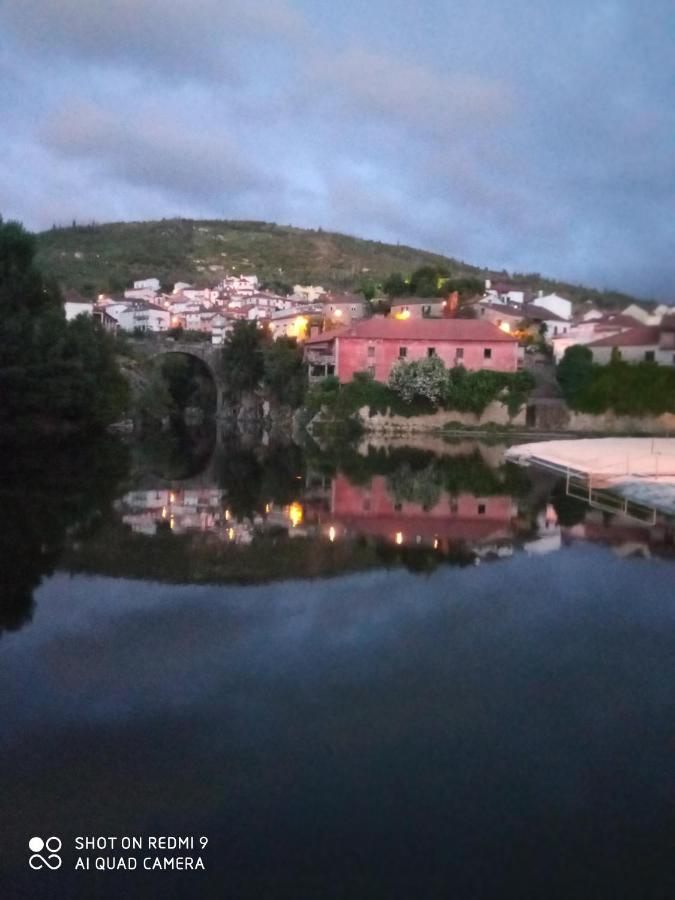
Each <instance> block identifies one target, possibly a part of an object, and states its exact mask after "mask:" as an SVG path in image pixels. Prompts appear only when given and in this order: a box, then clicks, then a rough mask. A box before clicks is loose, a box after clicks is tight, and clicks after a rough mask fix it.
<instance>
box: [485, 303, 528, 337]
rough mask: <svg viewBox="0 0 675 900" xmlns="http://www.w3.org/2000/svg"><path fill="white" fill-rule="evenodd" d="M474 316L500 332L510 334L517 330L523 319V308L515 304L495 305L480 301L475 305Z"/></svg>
mask: <svg viewBox="0 0 675 900" xmlns="http://www.w3.org/2000/svg"><path fill="white" fill-rule="evenodd" d="M474 308H475V310H476V314H477V316H478V317H479V318H480V319H483V320H484V321H485V322H491V323H492V324H493V325H496V326H497V328H501V330H502V331H506V332H511V333H513V332H514V331H517V330H518V326H519V325H520V323H521V322H522V321H523V319H524V318H525V313H524V312H523V307H522V306H521V305H519V304H516V303H500V302H498V303H495V304H494V305H493V302H492V301H491V300H485V299H483V300H480V301H479V302H478V303H476V304H475V307H474Z"/></svg>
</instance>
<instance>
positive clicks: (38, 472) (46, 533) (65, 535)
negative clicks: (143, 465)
mask: <svg viewBox="0 0 675 900" xmlns="http://www.w3.org/2000/svg"><path fill="white" fill-rule="evenodd" d="M127 465H128V457H127V453H126V450H125V448H124V447H123V446H122V445H120V444H119V443H118V442H117V441H115V440H112V439H105V440H100V441H97V442H94V443H90V444H84V445H83V444H80V443H79V442H78V443H73V442H65V443H61V444H58V443H55V444H53V445H50V446H49V447H46V446H45V445H44V444H42V445H39V446H34V445H16V444H3V445H2V447H1V449H0V472H1V473H2V478H1V480H0V500H1V503H2V509H3V512H4V516H5V518H4V521H3V526H2V528H0V633H2V632H3V631H5V630H7V631H12V630H16V629H18V628H20V627H21V626H22V625H24V624H25V623H26V622H29V621H30V620H31V618H32V614H33V591H34V590H35V589H36V588H37V587H38V585H39V584H40V583H41V582H42V579H43V578H44V577H45V576H47V575H51V574H52V573H53V572H54V571H55V569H56V568H57V566H58V565H59V563H60V561H61V560H62V558H63V556H64V554H65V553H66V552H67V550H68V548H72V547H76V546H78V545H79V544H80V543H86V541H88V540H89V539H91V538H92V537H93V536H94V535H95V534H96V533H97V532H98V531H99V530H101V529H104V528H105V523H106V521H107V519H108V518H109V517H112V516H113V512H112V504H113V500H114V499H115V497H116V496H117V493H118V491H119V485H120V481H121V479H122V478H123V476H124V474H125V473H126V471H127Z"/></svg>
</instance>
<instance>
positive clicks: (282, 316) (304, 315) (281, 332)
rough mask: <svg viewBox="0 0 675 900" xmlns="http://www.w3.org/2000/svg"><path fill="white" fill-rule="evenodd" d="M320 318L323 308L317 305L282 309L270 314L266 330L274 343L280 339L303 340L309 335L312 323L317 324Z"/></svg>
mask: <svg viewBox="0 0 675 900" xmlns="http://www.w3.org/2000/svg"><path fill="white" fill-rule="evenodd" d="M322 316H323V307H322V306H318V305H314V306H302V307H296V308H295V309H284V310H280V311H279V312H274V313H272V315H271V317H270V319H269V322H268V328H269V330H270V332H271V333H272V337H273V338H274V340H275V341H276V340H277V338H280V337H294V338H300V339H303V338H304V337H305V336H306V335H307V334H309V329H310V327H311V324H312V321H315V322H317V323H318V322H320V321H321V317H322Z"/></svg>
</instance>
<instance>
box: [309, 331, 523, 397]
mask: <svg viewBox="0 0 675 900" xmlns="http://www.w3.org/2000/svg"><path fill="white" fill-rule="evenodd" d="M305 347H306V351H305V353H306V359H307V362H308V363H309V366H310V374H311V375H314V376H315V377H316V376H320V375H321V374H330V371H329V369H330V367H331V366H332V367H333V372H334V374H335V375H337V377H338V378H339V379H340V381H341V382H347V381H351V380H352V378H353V377H354V374H355V373H356V372H369V373H370V374H371V375H372V376H373V377H374V378H375V379H376V380H377V381H382V382H386V381H388V379H389V373H390V372H391V370H392V368H393V366H394V365H395V364H396V363H397V362H398V361H399V360H407V361H412V360H416V359H425V358H427V357H432V356H437V357H438V358H439V359H441V360H442V361H443V362H444V363H445V365H446V366H456V365H462V366H464V367H465V368H467V369H472V370H475V369H492V370H497V371H500V372H515V371H516V369H517V368H518V341H517V340H516V338H514V337H511V335H509V334H506V333H505V332H504V331H501V330H500V329H499V328H497V327H496V326H495V325H492V324H490V323H489V322H481V321H478V320H475V319H403V320H401V319H395V318H392V317H391V316H387V317H384V316H373V317H372V318H370V319H362V320H361V321H358V322H354V323H352V325H351V326H348V327H346V328H339V329H336V330H335V331H328V332H323V333H322V334H319V335H315V336H313V337H310V338H308V339H307V341H306V342H305ZM321 365H323V366H324V369H325V371H324V373H321V371H320V366H321Z"/></svg>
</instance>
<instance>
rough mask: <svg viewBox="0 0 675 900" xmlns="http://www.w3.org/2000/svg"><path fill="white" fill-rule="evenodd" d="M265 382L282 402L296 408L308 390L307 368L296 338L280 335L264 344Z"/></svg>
mask: <svg viewBox="0 0 675 900" xmlns="http://www.w3.org/2000/svg"><path fill="white" fill-rule="evenodd" d="M263 382H264V383H265V384H266V385H267V386H268V387H269V389H270V391H271V392H272V394H273V395H274V396H275V397H276V398H277V400H279V402H280V403H285V404H287V405H288V406H292V407H293V408H294V409H295V408H297V407H299V406H301V405H302V401H303V399H304V396H305V392H306V390H307V369H306V366H305V363H304V361H303V353H302V349H301V348H300V347H298V344H297V341H296V340H295V338H284V337H280V338H278V339H277V340H276V341H269V342H268V343H266V344H265V345H264V346H263Z"/></svg>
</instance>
